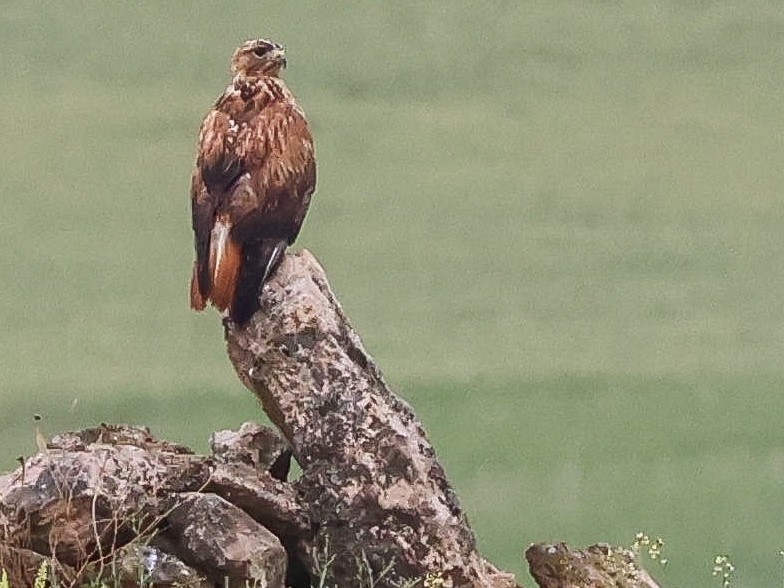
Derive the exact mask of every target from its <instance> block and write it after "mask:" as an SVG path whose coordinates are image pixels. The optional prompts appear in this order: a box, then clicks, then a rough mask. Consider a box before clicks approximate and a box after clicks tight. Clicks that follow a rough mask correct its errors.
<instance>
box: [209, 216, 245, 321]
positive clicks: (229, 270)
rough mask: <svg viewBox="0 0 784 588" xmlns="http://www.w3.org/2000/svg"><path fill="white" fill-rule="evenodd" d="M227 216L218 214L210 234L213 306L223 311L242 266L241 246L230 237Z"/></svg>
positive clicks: (232, 299)
mask: <svg viewBox="0 0 784 588" xmlns="http://www.w3.org/2000/svg"><path fill="white" fill-rule="evenodd" d="M230 232H231V223H230V222H229V219H228V217H227V216H218V218H216V219H215V225H214V226H213V227H212V233H211V234H210V260H209V268H210V277H211V280H212V290H211V292H210V299H211V300H212V304H213V306H215V308H217V309H218V310H219V311H221V312H223V311H225V310H226V309H229V308H230V307H231V306H232V304H233V302H234V296H235V293H236V291H237V281H238V280H239V276H240V268H241V266H242V246H241V245H240V244H239V243H237V242H236V241H235V240H234V239H232V238H231V235H230Z"/></svg>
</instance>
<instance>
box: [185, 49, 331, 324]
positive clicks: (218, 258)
mask: <svg viewBox="0 0 784 588" xmlns="http://www.w3.org/2000/svg"><path fill="white" fill-rule="evenodd" d="M285 67H286V53H285V50H284V48H283V47H282V46H281V45H279V44H277V43H273V42H272V41H268V40H266V39H255V40H252V41H247V42H245V43H243V44H242V45H240V46H239V48H237V50H236V51H235V52H234V55H233V57H232V60H231V72H232V74H233V75H234V78H233V79H232V82H231V84H229V86H228V87H227V88H226V91H225V92H224V93H223V95H222V96H221V97H220V98H218V100H217V101H216V102H215V105H214V106H213V108H212V110H210V111H209V113H207V116H206V117H205V118H204V122H202V125H201V131H200V132H199V145H198V156H197V158H196V168H195V169H194V171H193V180H192V185H191V204H192V212H193V231H194V233H195V247H196V261H195V263H194V266H193V277H192V278H191V308H193V309H194V310H203V309H204V308H205V307H206V306H207V303H208V302H211V303H212V305H213V306H215V307H216V308H217V309H218V310H219V311H220V312H221V313H222V314H223V315H224V316H225V315H228V317H229V318H230V319H231V320H232V321H234V323H236V324H240V325H241V324H243V323H245V322H246V321H247V320H248V319H249V318H250V317H251V316H252V315H253V313H254V312H255V311H256V310H258V307H259V294H260V290H261V287H262V285H263V284H264V282H265V280H267V279H268V278H269V277H270V276H271V274H272V273H273V272H274V271H275V269H276V267H277V265H278V264H279V263H280V260H281V259H282V257H283V253H284V251H285V250H286V247H287V246H288V245H290V244H291V243H293V242H294V240H295V239H296V238H297V234H298V233H299V230H300V227H301V226H302V221H303V220H304V219H305V213H306V212H307V210H308V206H309V204H310V198H311V195H312V194H313V191H314V189H315V186H316V160H315V156H314V150H313V137H312V136H311V133H310V129H309V127H308V123H307V121H306V120H305V114H304V113H303V112H302V109H301V108H300V107H299V105H298V104H297V101H296V100H295V98H294V96H293V95H292V93H291V92H290V91H289V89H288V87H287V86H286V84H285V82H284V81H283V80H282V79H281V78H280V73H281V71H282V70H283V68H285Z"/></svg>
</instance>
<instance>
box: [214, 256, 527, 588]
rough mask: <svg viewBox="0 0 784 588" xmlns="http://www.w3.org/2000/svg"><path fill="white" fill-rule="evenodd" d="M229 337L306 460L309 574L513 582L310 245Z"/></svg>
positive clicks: (237, 359) (246, 376) (466, 583)
mask: <svg viewBox="0 0 784 588" xmlns="http://www.w3.org/2000/svg"><path fill="white" fill-rule="evenodd" d="M227 345H228V352H229V357H230V359H231V361H232V363H233V364H234V368H235V370H236V371H237V374H238V375H239V377H240V379H241V380H242V381H243V383H244V384H245V385H246V386H247V387H248V388H249V389H250V390H251V391H253V392H254V393H255V394H256V396H257V397H258V398H259V399H260V401H261V403H262V406H263V407H264V410H265V411H266V413H267V415H268V416H269V417H270V420H272V422H273V423H275V425H277V427H278V428H279V429H280V430H281V432H282V433H283V435H284V436H285V437H286V439H287V441H288V442H289V444H290V445H291V448H292V451H293V454H294V457H295V458H296V460H297V462H298V463H299V464H300V465H301V466H302V470H303V473H302V476H301V478H300V479H299V480H297V482H296V483H295V484H294V487H295V489H296V491H297V493H298V495H299V496H300V497H301V503H302V504H303V506H304V507H305V509H306V514H307V516H308V518H309V519H310V520H311V521H312V522H313V523H314V528H315V533H314V535H313V537H312V539H311V538H304V539H303V540H302V547H303V549H304V551H305V553H306V558H305V561H306V563H307V564H308V565H309V567H310V572H311V575H312V576H314V577H317V576H318V575H319V570H320V569H323V565H322V564H323V561H327V560H331V561H332V563H331V566H330V567H329V569H328V571H327V576H326V579H327V583H328V584H329V585H338V586H350V585H352V583H355V582H356V578H357V577H360V576H361V575H362V574H366V575H367V576H368V577H369V576H373V580H372V582H373V584H372V585H375V586H378V587H379V588H381V587H387V586H388V587H393V586H396V585H399V584H402V583H403V582H405V581H408V580H413V579H423V578H425V577H426V576H427V575H428V574H440V576H441V577H442V580H443V583H442V586H443V587H444V588H451V587H461V588H488V587H499V588H500V587H504V588H506V587H514V586H516V584H515V582H514V578H513V576H512V575H511V574H505V573H503V572H500V571H499V570H497V569H496V568H495V567H494V566H493V565H492V564H490V563H489V562H487V561H486V560H484V559H483V558H482V557H481V556H480V555H479V553H478V552H477V550H476V541H475V538H474V534H473V532H472V530H471V528H470V526H469V524H468V521H467V519H466V517H465V515H464V513H463V511H462V509H461V508H460V504H459V502H458V500H457V496H456V495H455V492H454V490H453V489H452V486H451V485H450V483H449V481H448V480H447V477H446V474H445V472H444V469H443V467H442V466H441V463H440V462H439V460H438V459H437V457H436V454H435V450H434V449H433V446H432V444H431V443H430V441H429V440H428V438H427V435H426V433H425V431H424V428H423V427H422V424H421V423H420V422H419V420H418V419H417V417H416V415H415V414H414V411H413V410H412V409H411V407H410V406H409V405H408V404H407V403H406V402H405V401H403V400H402V399H401V398H400V397H398V396H397V395H396V394H395V393H394V392H393V391H392V390H391V389H390V388H389V386H387V384H386V382H385V380H384V377H383V375H382V374H381V370H380V369H379V368H378V366H377V365H376V363H375V361H374V360H373V358H372V357H371V356H370V355H369V354H368V353H367V351H366V350H365V348H364V347H363V345H362V342H361V341H360V339H359V336H358V335H357V333H356V332H354V330H353V329H352V328H351V325H350V324H349V320H348V318H347V317H346V315H345V314H344V313H343V310H342V308H341V307H340V304H339V303H338V301H337V299H336V298H335V295H334V294H333V292H332V290H331V289H330V287H329V284H328V283H327V279H326V276H325V275H324V270H323V269H322V268H321V266H320V265H319V264H318V262H317V261H316V260H315V258H314V257H313V256H312V255H311V254H310V253H308V252H307V251H302V252H300V253H296V254H289V255H286V257H285V258H284V260H283V261H282V262H281V265H280V266H279V268H278V270H277V271H276V273H275V274H274V276H273V277H272V279H270V280H269V281H268V282H267V283H266V285H265V286H264V290H263V294H262V296H261V308H260V310H259V311H258V312H257V313H256V314H255V315H254V316H253V317H252V318H251V320H250V321H249V322H248V324H247V325H245V326H243V327H242V328H237V327H236V326H232V325H229V328H228V329H227ZM329 546H331V549H332V550H333V551H332V552H331V553H330V552H329V549H330V547H329ZM385 570H386V571H385ZM382 573H383V579H380V576H382ZM368 581H369V582H370V579H369V578H368Z"/></svg>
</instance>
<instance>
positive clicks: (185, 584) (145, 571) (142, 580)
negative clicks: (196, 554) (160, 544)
mask: <svg viewBox="0 0 784 588" xmlns="http://www.w3.org/2000/svg"><path fill="white" fill-rule="evenodd" d="M111 570H112V575H113V577H112V578H111V584H112V585H118V584H119V586H121V587H122V588H138V587H139V586H172V587H174V586H177V587H182V588H214V584H213V583H211V582H209V581H208V580H207V578H206V577H205V576H204V575H202V574H200V573H199V572H197V571H196V570H195V569H194V568H192V567H190V566H188V565H186V564H185V563H184V562H182V561H181V560H179V559H178V558H176V557H175V556H173V555H170V554H168V553H165V552H163V551H161V550H160V549H159V548H157V547H155V546H152V545H139V544H136V543H131V544H129V545H126V546H125V547H123V548H122V549H120V550H119V551H118V552H117V553H116V554H115V556H114V562H113V565H112V566H111ZM97 576H98V579H103V583H104V584H109V582H107V578H106V574H105V573H104V574H100V573H99V574H97Z"/></svg>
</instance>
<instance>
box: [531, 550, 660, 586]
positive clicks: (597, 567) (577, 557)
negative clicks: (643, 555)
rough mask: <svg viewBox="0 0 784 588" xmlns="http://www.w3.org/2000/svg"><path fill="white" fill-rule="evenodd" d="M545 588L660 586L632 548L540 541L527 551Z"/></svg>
mask: <svg viewBox="0 0 784 588" xmlns="http://www.w3.org/2000/svg"><path fill="white" fill-rule="evenodd" d="M525 558H526V559H527V560H528V566H529V569H530V571H531V576H533V578H534V580H536V583H537V584H539V586H540V587H541V588H598V587H603V586H612V587H614V588H659V586H658V584H657V583H656V582H655V581H654V580H653V578H652V577H651V576H650V574H648V572H646V571H645V570H644V569H642V568H641V567H640V566H639V564H638V562H637V558H636V557H635V555H634V553H633V552H632V551H630V550H628V549H623V548H620V547H611V546H609V545H607V544H604V543H602V544H597V545H592V546H590V547H588V548H587V549H584V550H581V549H571V548H569V546H568V545H566V543H555V544H548V543H538V544H535V545H532V546H531V547H529V548H528V549H527V550H526V552H525Z"/></svg>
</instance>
